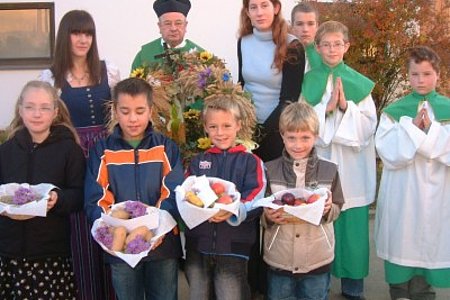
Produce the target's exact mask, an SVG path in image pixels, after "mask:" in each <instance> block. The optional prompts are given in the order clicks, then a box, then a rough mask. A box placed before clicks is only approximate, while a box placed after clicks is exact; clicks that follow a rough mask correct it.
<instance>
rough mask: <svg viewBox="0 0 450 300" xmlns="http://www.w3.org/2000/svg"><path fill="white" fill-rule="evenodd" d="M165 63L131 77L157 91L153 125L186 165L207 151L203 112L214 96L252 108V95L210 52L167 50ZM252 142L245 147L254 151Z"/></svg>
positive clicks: (162, 55) (142, 69)
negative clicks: (170, 141)
mask: <svg viewBox="0 0 450 300" xmlns="http://www.w3.org/2000/svg"><path fill="white" fill-rule="evenodd" d="M161 57H163V61H162V62H160V63H154V64H151V65H146V66H141V67H138V68H136V69H134V70H133V71H132V73H131V77H138V78H142V79H145V80H146V81H147V82H149V83H150V84H151V85H152V87H153V89H154V97H153V99H154V103H153V104H154V105H153V116H152V122H153V126H154V127H155V129H156V130H158V131H160V132H162V133H164V134H166V135H167V136H169V137H171V138H172V139H173V140H174V141H175V142H176V143H177V144H178V145H179V146H180V148H181V151H182V155H183V158H184V159H185V163H187V162H189V160H190V158H191V157H192V156H194V155H195V154H196V153H198V152H199V151H201V150H205V149H208V148H209V147H210V146H211V141H210V140H209V139H208V138H207V137H206V135H205V133H204V130H203V124H202V121H201V109H202V107H203V105H204V103H205V102H207V101H208V99H209V98H211V97H212V96H217V95H221V94H222V95H232V97H233V99H239V100H240V101H245V102H246V103H247V105H248V106H249V107H250V108H251V105H252V104H251V98H250V94H248V93H247V92H244V91H243V90H242V87H241V85H239V84H236V83H233V81H232V78H231V74H230V72H229V71H228V69H227V68H226V67H225V63H224V61H223V60H222V59H219V58H218V57H217V56H215V55H213V54H212V53H210V52H207V51H202V52H197V51H192V52H179V51H177V50H172V49H168V50H166V52H165V53H163V54H161ZM250 141H251V138H250V139H249V140H248V141H245V144H246V145H248V146H249V147H251V145H254V143H251V142H250Z"/></svg>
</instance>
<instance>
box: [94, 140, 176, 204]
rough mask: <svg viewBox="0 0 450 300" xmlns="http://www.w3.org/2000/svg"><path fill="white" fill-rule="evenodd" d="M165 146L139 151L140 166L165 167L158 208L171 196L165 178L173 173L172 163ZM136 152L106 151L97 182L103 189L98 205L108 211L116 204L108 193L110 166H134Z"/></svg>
mask: <svg viewBox="0 0 450 300" xmlns="http://www.w3.org/2000/svg"><path fill="white" fill-rule="evenodd" d="M164 150H165V147H164V146H163V145H160V146H156V147H153V148H151V149H139V164H145V163H151V162H161V163H162V167H163V174H162V175H163V178H162V184H161V196H160V198H159V200H158V203H157V207H160V206H161V202H162V201H163V200H164V199H166V198H168V197H169V196H170V190H169V188H168V187H167V186H166V185H165V178H166V176H167V174H169V173H170V171H172V167H171V166H170V161H169V159H168V157H167V155H166V152H165V151H164ZM134 160H135V158H134V150H118V151H112V150H105V154H104V155H103V156H102V158H101V163H100V167H99V172H98V177H97V182H98V183H99V185H100V186H101V187H102V189H103V196H102V198H100V199H99V201H98V202H97V204H98V205H99V206H100V207H102V208H103V210H106V209H107V208H109V207H110V206H111V205H113V204H114V203H115V199H114V195H113V193H111V192H110V191H108V186H109V176H108V168H107V166H108V165H122V164H134V163H135V161H134Z"/></svg>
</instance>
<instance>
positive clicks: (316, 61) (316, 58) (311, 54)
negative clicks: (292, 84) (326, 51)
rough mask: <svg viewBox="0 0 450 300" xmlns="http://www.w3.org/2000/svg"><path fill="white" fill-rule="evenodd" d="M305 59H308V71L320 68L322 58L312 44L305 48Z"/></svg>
mask: <svg viewBox="0 0 450 300" xmlns="http://www.w3.org/2000/svg"><path fill="white" fill-rule="evenodd" d="M305 51H306V57H307V58H308V63H309V66H310V69H314V68H317V67H319V66H320V64H321V63H322V57H320V54H319V53H318V52H317V50H316V46H315V44H314V43H310V44H309V45H307V46H306V47H305Z"/></svg>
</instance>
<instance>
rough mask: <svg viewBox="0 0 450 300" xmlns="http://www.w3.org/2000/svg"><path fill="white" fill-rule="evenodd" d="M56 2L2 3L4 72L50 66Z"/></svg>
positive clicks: (0, 52) (0, 58)
mask: <svg viewBox="0 0 450 300" xmlns="http://www.w3.org/2000/svg"><path fill="white" fill-rule="evenodd" d="M54 15H55V10H54V3H52V2H35V3H0V69H3V70H6V69H38V68H45V67H48V66H49V65H50V63H51V61H52V59H53V47H54V43H55V16H54Z"/></svg>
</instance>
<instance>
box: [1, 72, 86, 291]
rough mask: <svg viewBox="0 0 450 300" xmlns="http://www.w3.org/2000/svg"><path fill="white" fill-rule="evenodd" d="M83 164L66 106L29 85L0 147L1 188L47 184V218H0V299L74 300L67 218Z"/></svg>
mask: <svg viewBox="0 0 450 300" xmlns="http://www.w3.org/2000/svg"><path fill="white" fill-rule="evenodd" d="M84 172H85V160H84V156H83V151H82V150H81V147H80V146H79V140H78V137H77V135H76V133H75V130H74V128H73V126H72V124H71V121H70V118H69V114H68V112H67V108H66V107H65V105H64V103H63V102H62V101H61V100H59V97H58V95H57V93H56V90H55V89H54V88H52V87H51V86H50V85H49V84H48V83H45V82H41V81H31V82H29V83H27V84H26V85H25V87H24V88H23V90H22V93H21V95H20V97H19V99H18V101H17V103H16V109H15V117H14V119H13V121H12V122H11V125H10V128H9V136H8V140H7V141H6V142H5V143H4V144H2V145H0V184H6V183H13V182H15V183H29V184H31V185H34V184H39V183H50V184H53V185H55V186H56V187H57V188H55V189H54V190H52V191H50V193H49V200H48V204H47V216H46V217H32V216H18V215H10V214H6V213H4V214H2V215H1V216H0V298H1V299H76V296H77V287H76V284H75V280H74V276H73V268H72V259H71V257H70V221H69V215H70V213H72V212H74V211H78V210H81V209H82V205H83V182H84Z"/></svg>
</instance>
